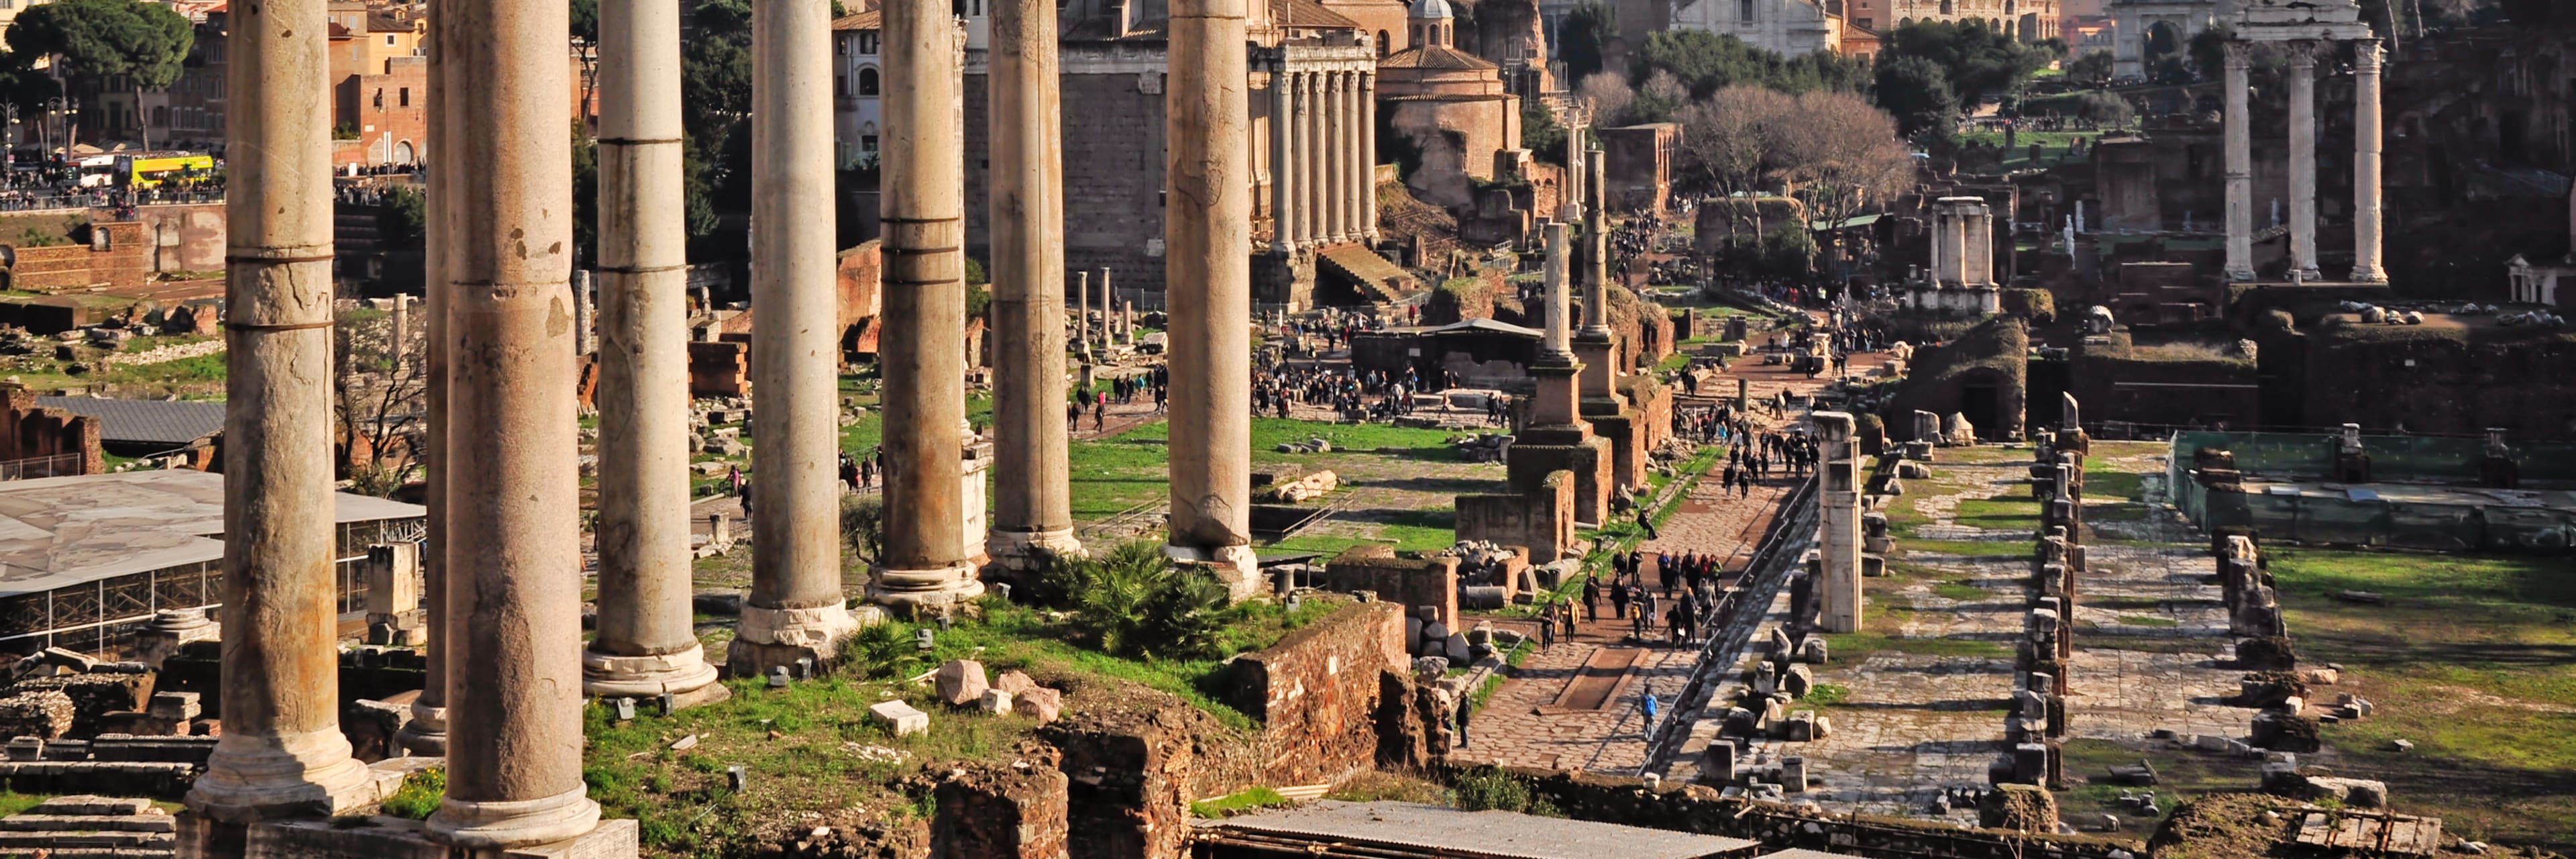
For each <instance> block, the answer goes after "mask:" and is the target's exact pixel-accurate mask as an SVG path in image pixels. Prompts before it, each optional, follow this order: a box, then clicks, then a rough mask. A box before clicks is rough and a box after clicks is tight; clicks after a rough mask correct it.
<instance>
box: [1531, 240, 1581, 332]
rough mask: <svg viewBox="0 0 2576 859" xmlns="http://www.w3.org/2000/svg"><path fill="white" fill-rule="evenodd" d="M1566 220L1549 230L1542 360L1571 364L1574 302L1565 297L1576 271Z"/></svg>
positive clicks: (1541, 330)
mask: <svg viewBox="0 0 2576 859" xmlns="http://www.w3.org/2000/svg"><path fill="white" fill-rule="evenodd" d="M1565 220H1566V219H1560V220H1558V221H1557V223H1554V224H1550V225H1548V228H1547V268H1546V272H1547V275H1546V277H1547V299H1546V301H1547V305H1546V307H1547V310H1546V314H1545V315H1544V316H1543V317H1542V318H1544V319H1545V320H1546V321H1547V327H1546V328H1543V329H1540V332H1539V334H1540V339H1539V360H1541V361H1554V362H1559V363H1562V362H1570V361H1573V360H1574V338H1573V336H1572V333H1571V330H1570V329H1571V320H1570V319H1569V318H1568V317H1571V316H1573V315H1574V307H1573V301H1572V300H1571V299H1570V297H1569V296H1567V295H1566V281H1567V279H1568V277H1567V276H1568V275H1569V274H1571V273H1572V269H1573V268H1574V264H1573V260H1572V259H1571V257H1572V255H1573V253H1572V252H1573V250H1574V249H1573V247H1571V243H1569V242H1568V241H1566V224H1565Z"/></svg>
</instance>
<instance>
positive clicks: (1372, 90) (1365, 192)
mask: <svg viewBox="0 0 2576 859" xmlns="http://www.w3.org/2000/svg"><path fill="white" fill-rule="evenodd" d="M1360 165H1361V167H1360V170H1361V174H1360V186H1361V187H1360V232H1361V233H1362V234H1364V235H1366V236H1367V237H1368V240H1369V242H1371V243H1375V242H1376V241H1377V73H1376V72H1363V73H1361V74H1360Z"/></svg>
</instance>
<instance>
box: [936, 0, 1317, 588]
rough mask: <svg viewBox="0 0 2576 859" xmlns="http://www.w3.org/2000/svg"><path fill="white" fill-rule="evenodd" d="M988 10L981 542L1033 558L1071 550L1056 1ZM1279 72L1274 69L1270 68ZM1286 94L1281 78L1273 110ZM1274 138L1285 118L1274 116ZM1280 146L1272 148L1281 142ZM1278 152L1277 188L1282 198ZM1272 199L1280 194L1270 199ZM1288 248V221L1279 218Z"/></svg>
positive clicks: (1023, 561)
mask: <svg viewBox="0 0 2576 859" xmlns="http://www.w3.org/2000/svg"><path fill="white" fill-rule="evenodd" d="M992 8H993V17H992V21H991V24H992V74H991V77H990V78H988V80H990V81H991V87H992V99H991V101H992V113H991V120H990V123H991V127H990V129H989V133H988V135H987V136H986V139H987V140H990V141H991V142H992V147H993V151H992V159H993V171H992V176H993V192H992V196H991V198H990V199H989V200H988V201H987V204H988V205H989V206H990V208H991V213H990V216H991V221H992V224H993V337H994V338H995V339H994V341H993V357H994V370H995V371H996V372H995V373H994V375H993V437H994V440H995V441H996V442H997V444H995V445H994V447H993V464H994V466H995V467H996V468H998V469H999V473H1000V474H1001V475H1003V476H1004V478H1005V479H1002V480H997V481H994V484H993V485H994V488H995V489H996V490H997V492H996V495H995V498H994V504H993V529H992V531H991V532H990V533H988V534H987V535H986V536H985V538H984V547H985V552H986V553H987V554H989V555H991V556H992V557H993V560H995V561H997V562H999V563H1001V564H1002V565H1004V566H1008V567H1012V568H1017V569H1026V568H1029V567H1032V566H1034V565H1035V564H1036V563H1037V562H1039V561H1040V560H1041V559H1043V558H1044V557H1045V556H1047V555H1075V554H1080V553H1081V552H1082V542H1081V541H1080V540H1077V539H1074V536H1073V506H1072V496H1071V489H1070V486H1069V485H1068V481H1069V480H1070V473H1069V471H1068V469H1069V465H1068V462H1067V456H1068V452H1067V445H1066V426H1065V415H1064V401H1065V399H1064V398H1065V391H1064V300H1063V299H1062V298H1061V297H1059V296H1058V294H1057V293H1058V290H1060V289H1061V287H1059V286H1057V284H1061V283H1063V282H1064V156H1063V154H1062V152H1063V148H1062V147H1061V146H1059V145H1058V143H1059V142H1060V141H1062V140H1063V139H1064V120H1063V117H1062V115H1061V114H1060V113H1059V105H1060V104H1061V102H1062V98H1061V97H1060V95H1059V93H1058V90H1057V84H1056V69H1057V59H1056V19H1055V5H1054V4H1053V3H1049V2H1047V0H997V2H996V3H995V4H994V5H993V7H992ZM1274 80H1275V79H1274ZM1285 103H1286V102H1285V101H1283V100H1281V99H1280V98H1278V96H1277V93H1276V91H1275V89H1274V92H1273V98H1272V101H1271V104H1272V107H1273V109H1274V110H1275V109H1276V108H1278V107H1279V106H1281V105H1284V104H1285ZM1274 126H1275V127H1274V129H1273V131H1274V133H1273V134H1272V140H1273V142H1274V143H1275V142H1277V141H1278V140H1279V137H1278V134H1277V133H1276V132H1278V131H1284V130H1285V129H1286V126H1284V125H1278V124H1277V123H1275V122H1274ZM1274 151H1276V150H1274ZM1273 158H1274V160H1273V161H1272V163H1271V172H1270V176H1271V181H1272V182H1273V183H1274V184H1273V185H1272V188H1271V190H1272V192H1273V194H1272V197H1271V199H1272V200H1274V201H1282V202H1284V199H1285V198H1284V196H1283V195H1281V194H1279V193H1278V191H1279V186H1278V184H1277V183H1278V182H1279V181H1280V180H1281V179H1282V178H1283V174H1282V173H1281V172H1280V171H1279V170H1278V162H1277V161H1276V160H1275V158H1276V156H1275V155H1274V156H1273ZM1274 205H1275V204H1274ZM1272 223H1273V224H1274V225H1276V226H1277V229H1278V238H1279V239H1280V244H1279V246H1280V247H1282V248H1285V247H1286V245H1285V241H1286V238H1287V235H1288V234H1287V232H1286V230H1287V227H1286V223H1287V222H1286V221H1285V220H1283V219H1280V218H1277V217H1274V218H1273V219H1272Z"/></svg>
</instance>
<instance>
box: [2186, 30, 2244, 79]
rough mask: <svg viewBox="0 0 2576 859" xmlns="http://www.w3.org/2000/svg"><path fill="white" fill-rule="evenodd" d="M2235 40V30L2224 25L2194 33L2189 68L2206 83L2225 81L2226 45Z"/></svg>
mask: <svg viewBox="0 0 2576 859" xmlns="http://www.w3.org/2000/svg"><path fill="white" fill-rule="evenodd" d="M2235 40H2236V30H2235V28H2233V27H2229V26H2227V25H2225V24H2221V25H2218V26H2215V27H2211V28H2209V29H2206V30H2202V31H2200V32H2198V33H2194V34H2192V36H2191V66H2192V68H2193V69H2194V70H2196V71H2198V72H2200V79H2201V80H2206V81H2215V80H2225V79H2226V75H2227V43H2228V42H2232V41H2235Z"/></svg>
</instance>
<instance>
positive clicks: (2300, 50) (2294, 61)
mask: <svg viewBox="0 0 2576 859" xmlns="http://www.w3.org/2000/svg"><path fill="white" fill-rule="evenodd" d="M2316 67H2317V43H2316V42H2314V41H2311V40H2308V39H2299V40H2296V41H2293V42H2291V43H2290V68H2294V69H2314V68H2316Z"/></svg>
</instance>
